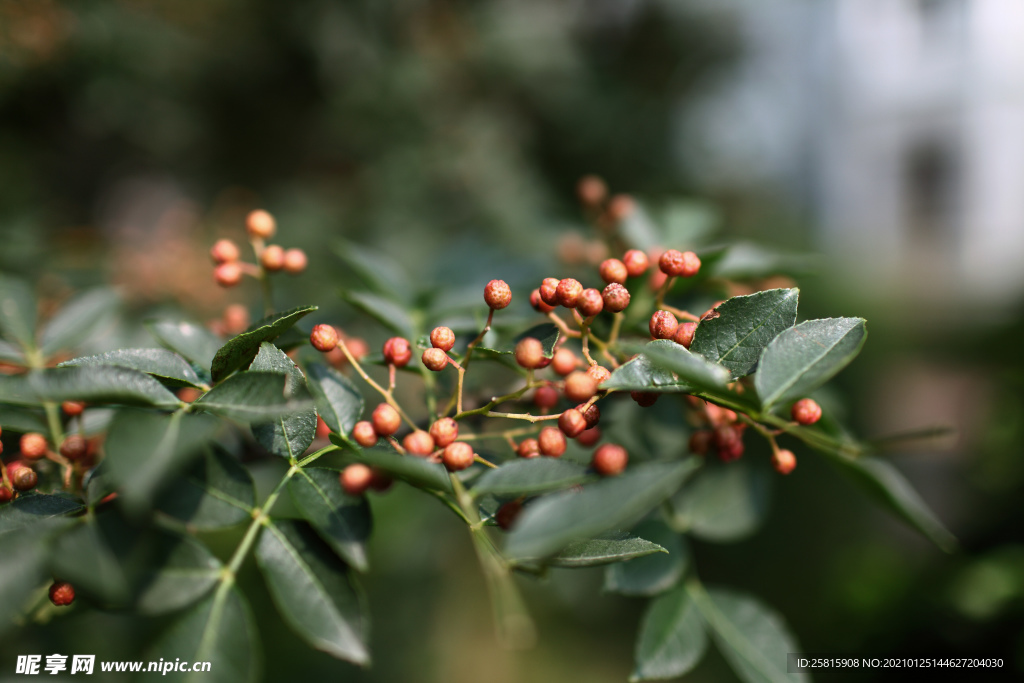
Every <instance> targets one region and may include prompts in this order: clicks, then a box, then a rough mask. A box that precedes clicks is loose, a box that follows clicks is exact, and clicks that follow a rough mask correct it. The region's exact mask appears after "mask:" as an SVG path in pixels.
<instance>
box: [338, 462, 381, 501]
mask: <svg viewBox="0 0 1024 683" xmlns="http://www.w3.org/2000/svg"><path fill="white" fill-rule="evenodd" d="M338 480H339V481H340V482H341V488H342V489H343V490H344V491H345V493H347V494H348V495H350V496H361V495H363V494H364V493H366V490H367V489H369V488H370V485H371V484H372V483H373V470H371V469H370V468H369V467H367V466H366V465H363V464H362V463H355V464H354V465H349V466H348V467H346V468H345V469H343V470H342V471H341V474H340V475H338Z"/></svg>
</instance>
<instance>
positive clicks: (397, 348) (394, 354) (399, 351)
mask: <svg viewBox="0 0 1024 683" xmlns="http://www.w3.org/2000/svg"><path fill="white" fill-rule="evenodd" d="M410 360H412V347H410V346H409V340H408V339H404V338H402V337H391V338H390V339H388V340H387V341H386V342H384V362H386V363H387V364H388V365H394V366H395V367H396V368H404V367H405V366H406V365H408V364H409V361H410Z"/></svg>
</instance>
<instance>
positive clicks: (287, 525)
mask: <svg viewBox="0 0 1024 683" xmlns="http://www.w3.org/2000/svg"><path fill="white" fill-rule="evenodd" d="M256 561H257V562H258V563H259V566H260V569H261V570H262V571H263V576H264V577H265V578H266V580H267V586H268V588H269V589H270V594H271V596H273V598H274V603H275V604H276V605H277V608H278V610H279V611H280V612H281V615H282V616H283V617H284V619H285V621H287V622H288V624H289V625H290V626H291V627H292V629H293V630H294V631H295V632H296V633H298V634H299V635H300V636H302V637H303V638H304V639H305V640H306V642H307V643H309V644H310V645H312V646H313V647H315V648H316V649H318V650H322V651H324V652H326V653H328V654H330V655H332V656H333V657H337V658H338V659H342V660H345V661H348V662H352V663H353V664H358V665H360V666H367V665H368V664H369V663H370V652H369V650H368V646H367V643H368V637H367V631H368V628H369V624H368V617H367V610H366V606H365V604H364V600H363V596H362V594H361V592H360V590H359V588H358V586H357V584H356V583H355V581H354V579H355V577H354V576H353V575H352V572H351V571H350V570H349V568H348V567H347V566H346V565H345V564H344V563H343V562H342V561H341V560H340V559H339V558H338V556H337V555H335V554H334V553H333V552H331V549H330V548H329V547H327V545H326V544H324V542H323V541H322V540H320V538H319V537H318V536H317V535H316V534H315V533H314V532H313V530H312V529H310V528H309V527H308V526H307V525H305V524H301V523H297V522H290V521H287V520H274V521H273V522H271V523H270V524H269V525H268V526H267V528H266V529H265V531H264V532H263V535H262V536H261V537H260V541H259V545H258V546H257V549H256Z"/></svg>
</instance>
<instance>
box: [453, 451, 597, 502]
mask: <svg viewBox="0 0 1024 683" xmlns="http://www.w3.org/2000/svg"><path fill="white" fill-rule="evenodd" d="M593 478H594V476H593V475H590V474H588V473H587V468H586V467H584V466H583V465H579V464H577V463H574V462H569V461H568V460H561V459H558V458H530V459H529V460H513V461H511V462H508V463H505V464H504V465H502V466H501V467H499V468H498V469H496V470H488V471H487V472H484V474H483V475H482V476H481V477H480V478H479V479H477V480H476V482H475V483H474V485H473V489H472V491H473V494H474V495H477V496H483V495H487V494H493V495H496V496H509V495H525V494H528V493H544V492H546V491H557V490H558V489H564V488H568V487H569V486H572V485H573V484H580V483H582V482H585V481H587V480H588V479H593Z"/></svg>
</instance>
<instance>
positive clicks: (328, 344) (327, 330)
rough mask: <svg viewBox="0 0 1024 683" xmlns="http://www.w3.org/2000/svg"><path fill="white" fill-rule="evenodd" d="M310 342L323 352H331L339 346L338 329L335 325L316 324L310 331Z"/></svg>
mask: <svg viewBox="0 0 1024 683" xmlns="http://www.w3.org/2000/svg"><path fill="white" fill-rule="evenodd" d="M309 343H310V344H312V345H313V348H314V349H316V350H317V351H320V352H321V353H330V352H331V351H333V350H334V349H336V348H337V347H338V330H336V329H334V326H333V325H323V324H321V325H316V326H314V327H313V331H312V332H310V333H309Z"/></svg>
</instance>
